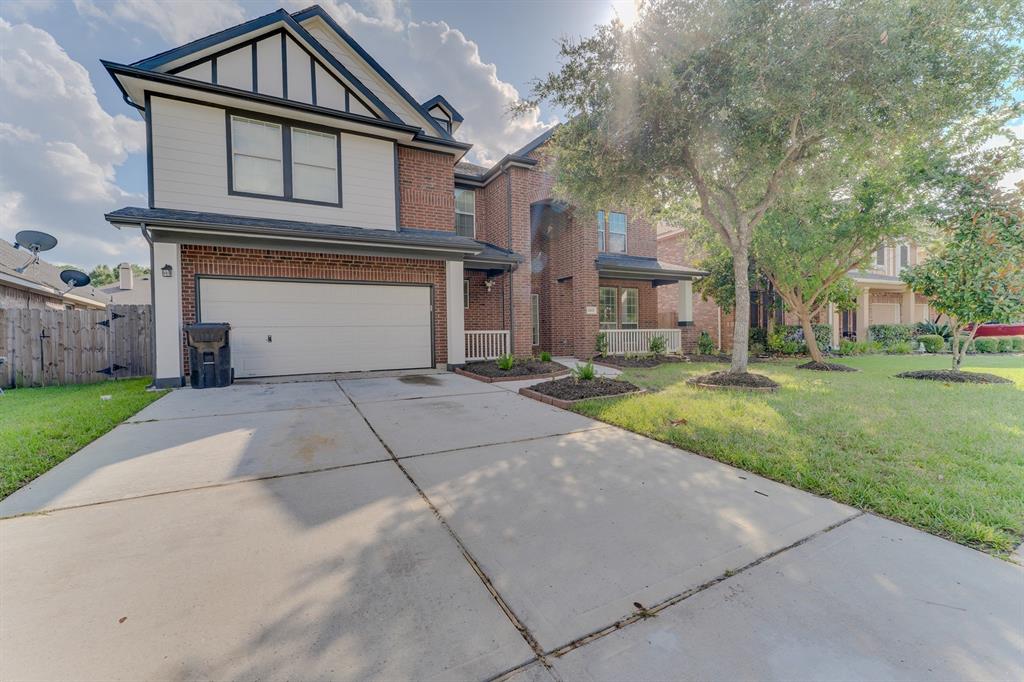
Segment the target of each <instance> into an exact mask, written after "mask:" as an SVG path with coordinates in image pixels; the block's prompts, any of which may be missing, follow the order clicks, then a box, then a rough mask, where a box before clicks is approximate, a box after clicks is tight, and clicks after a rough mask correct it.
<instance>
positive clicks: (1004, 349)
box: [999, 339, 1013, 353]
mask: <svg viewBox="0 0 1024 682" xmlns="http://www.w3.org/2000/svg"><path fill="white" fill-rule="evenodd" d="M999 352H1000V353H1011V352H1013V340H1012V339H999Z"/></svg>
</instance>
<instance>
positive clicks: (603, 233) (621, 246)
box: [597, 211, 627, 253]
mask: <svg viewBox="0 0 1024 682" xmlns="http://www.w3.org/2000/svg"><path fill="white" fill-rule="evenodd" d="M626 233H627V227H626V214H625V213H617V212H615V211H598V212H597V250H598V251H601V252H607V253H626Z"/></svg>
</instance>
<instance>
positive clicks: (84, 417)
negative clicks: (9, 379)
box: [0, 378, 165, 499]
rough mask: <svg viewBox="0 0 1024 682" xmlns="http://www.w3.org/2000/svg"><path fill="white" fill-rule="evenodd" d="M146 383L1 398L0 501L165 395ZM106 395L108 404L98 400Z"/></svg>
mask: <svg viewBox="0 0 1024 682" xmlns="http://www.w3.org/2000/svg"><path fill="white" fill-rule="evenodd" d="M149 383H150V381H149V379H145V378H144V379H124V380H121V381H110V382H104V383H99V384H82V385H75V386H50V387H46V388H15V389H10V390H8V391H7V392H6V393H5V394H4V395H3V396H0V499H2V498H4V497H7V496H8V495H10V494H11V493H13V492H14V491H15V490H17V489H18V488H20V487H21V486H23V485H25V484H26V483H28V482H29V481H31V480H32V479H34V478H35V477H36V476H39V475H40V474H42V473H45V472H46V471H48V470H49V469H51V468H53V467H54V466H56V465H57V464H59V463H61V462H63V461H64V460H65V459H67V458H68V457H69V456H71V455H72V454H74V453H75V452H77V451H78V450H79V449H81V448H82V446H84V445H85V444H87V443H89V442H90V441H93V440H95V439H97V438H99V437H100V436H102V435H103V434H104V433H106V432H107V431H109V430H110V429H112V428H114V427H115V426H117V425H118V424H120V423H121V422H122V421H124V420H125V419H127V418H128V417H130V416H132V415H133V414H135V413H136V412H138V411H139V410H141V409H142V408H143V407H145V406H146V405H148V404H150V403H151V402H153V401H154V400H156V399H157V398H159V397H160V396H161V395H163V394H164V393H165V391H159V392H158V391H150V392H147V391H146V386H147V385H149ZM104 395H109V396H110V400H101V399H100V396H104Z"/></svg>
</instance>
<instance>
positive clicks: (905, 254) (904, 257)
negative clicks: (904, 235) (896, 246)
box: [900, 244, 910, 270]
mask: <svg viewBox="0 0 1024 682" xmlns="http://www.w3.org/2000/svg"><path fill="white" fill-rule="evenodd" d="M908 265H910V247H909V246H907V245H906V244H900V269H901V270H902V269H903V268H905V267H907V266H908Z"/></svg>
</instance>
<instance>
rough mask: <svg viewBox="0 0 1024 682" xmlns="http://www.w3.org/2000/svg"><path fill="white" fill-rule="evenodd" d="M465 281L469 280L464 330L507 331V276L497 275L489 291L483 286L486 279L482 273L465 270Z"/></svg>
mask: <svg viewBox="0 0 1024 682" xmlns="http://www.w3.org/2000/svg"><path fill="white" fill-rule="evenodd" d="M465 279H468V280H469V307H468V308H466V309H465V313H464V314H465V328H466V329H467V330H470V331H472V330H476V331H483V330H490V331H494V330H499V329H508V299H507V294H508V286H507V282H506V280H508V276H507V275H498V276H497V277H496V278H495V280H494V286H492V287H491V290H490V291H488V290H487V287H486V286H485V285H484V281H485V280H486V279H487V275H486V273H484V272H480V271H478V270H477V271H473V270H467V271H466V277H465Z"/></svg>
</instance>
